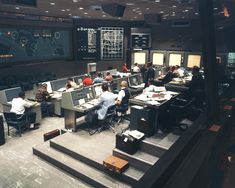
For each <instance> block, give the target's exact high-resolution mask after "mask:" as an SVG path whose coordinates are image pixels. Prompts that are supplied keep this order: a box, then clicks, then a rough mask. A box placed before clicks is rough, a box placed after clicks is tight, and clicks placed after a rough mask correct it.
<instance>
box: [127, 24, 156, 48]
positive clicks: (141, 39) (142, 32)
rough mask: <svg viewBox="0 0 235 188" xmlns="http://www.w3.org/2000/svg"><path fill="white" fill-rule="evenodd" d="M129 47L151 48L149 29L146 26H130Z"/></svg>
mask: <svg viewBox="0 0 235 188" xmlns="http://www.w3.org/2000/svg"><path fill="white" fill-rule="evenodd" d="M131 48H133V49H148V48H151V30H150V29H148V28H131Z"/></svg>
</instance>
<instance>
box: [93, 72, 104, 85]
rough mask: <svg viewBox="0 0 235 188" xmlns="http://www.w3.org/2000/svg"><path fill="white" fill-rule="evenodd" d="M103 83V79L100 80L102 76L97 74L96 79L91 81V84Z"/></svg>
mask: <svg viewBox="0 0 235 188" xmlns="http://www.w3.org/2000/svg"><path fill="white" fill-rule="evenodd" d="M103 82H104V79H103V78H102V74H101V73H100V72H99V73H98V74H97V77H96V78H95V79H94V80H93V84H99V83H103Z"/></svg>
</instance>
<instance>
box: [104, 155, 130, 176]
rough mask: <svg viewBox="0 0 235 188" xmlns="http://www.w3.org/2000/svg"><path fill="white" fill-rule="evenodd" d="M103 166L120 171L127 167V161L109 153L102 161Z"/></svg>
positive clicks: (113, 170)
mask: <svg viewBox="0 0 235 188" xmlns="http://www.w3.org/2000/svg"><path fill="white" fill-rule="evenodd" d="M103 166H104V167H105V168H107V169H108V170H110V171H112V172H117V173H122V172H124V171H125V170H126V169H127V168H128V167H129V163H128V161H125V160H123V159H120V158H118V157H115V156H113V155H111V156H109V157H108V158H107V159H105V160H104V161H103Z"/></svg>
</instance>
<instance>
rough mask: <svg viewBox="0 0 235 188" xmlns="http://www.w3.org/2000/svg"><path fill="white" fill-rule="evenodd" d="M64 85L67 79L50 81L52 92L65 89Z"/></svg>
mask: <svg viewBox="0 0 235 188" xmlns="http://www.w3.org/2000/svg"><path fill="white" fill-rule="evenodd" d="M66 83H67V78H63V79H58V80H53V81H51V89H52V91H58V90H60V89H61V88H65V84H66Z"/></svg>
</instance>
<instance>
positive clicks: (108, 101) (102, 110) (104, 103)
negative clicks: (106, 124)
mask: <svg viewBox="0 0 235 188" xmlns="http://www.w3.org/2000/svg"><path fill="white" fill-rule="evenodd" d="M102 91H103V93H102V94H101V96H100V97H99V99H98V101H99V102H98V106H99V109H98V110H95V111H91V112H89V113H88V114H87V117H86V121H87V122H88V123H90V124H93V123H95V122H97V120H103V119H104V118H105V115H106V113H107V110H108V108H109V107H110V106H112V105H115V100H116V98H117V95H115V94H114V93H111V92H109V91H108V85H107V84H103V85H102Z"/></svg>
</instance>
